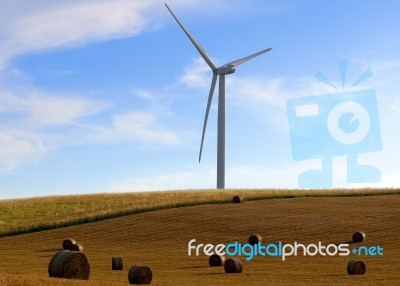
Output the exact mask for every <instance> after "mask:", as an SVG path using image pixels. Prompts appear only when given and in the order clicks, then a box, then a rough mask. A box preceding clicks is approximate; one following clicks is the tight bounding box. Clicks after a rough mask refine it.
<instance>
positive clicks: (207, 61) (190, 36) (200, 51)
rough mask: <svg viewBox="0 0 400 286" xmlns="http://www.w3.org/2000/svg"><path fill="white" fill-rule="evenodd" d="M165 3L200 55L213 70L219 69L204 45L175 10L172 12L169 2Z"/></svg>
mask: <svg viewBox="0 0 400 286" xmlns="http://www.w3.org/2000/svg"><path fill="white" fill-rule="evenodd" d="M164 4H165V6H166V7H167V9H168V11H169V12H170V13H171V15H172V16H173V17H174V18H175V20H176V22H178V24H179V26H181V28H182V30H183V31H184V32H185V34H186V36H188V37H189V39H190V41H191V42H192V43H193V45H194V46H195V47H196V49H197V51H198V52H199V53H200V55H201V56H202V57H203V59H204V60H205V61H206V63H207V64H208V65H209V66H210V68H211V69H212V70H215V69H217V67H216V66H215V65H214V63H213V62H212V61H211V59H210V57H209V56H208V55H207V52H206V51H205V50H204V49H203V47H202V46H201V45H200V44H199V43H198V42H197V41H196V39H195V38H193V36H192V35H191V34H190V33H189V31H188V30H187V29H186V28H185V26H183V24H182V23H181V22H180V21H179V20H178V18H177V17H176V16H175V14H174V12H172V10H171V9H170V8H169V7H168V5H167V3H164Z"/></svg>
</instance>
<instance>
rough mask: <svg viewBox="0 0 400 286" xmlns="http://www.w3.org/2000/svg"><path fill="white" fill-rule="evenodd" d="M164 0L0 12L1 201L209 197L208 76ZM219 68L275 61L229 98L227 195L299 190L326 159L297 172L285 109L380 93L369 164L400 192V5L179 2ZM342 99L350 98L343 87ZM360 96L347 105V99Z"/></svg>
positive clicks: (255, 69) (28, 5) (57, 4)
mask: <svg viewBox="0 0 400 286" xmlns="http://www.w3.org/2000/svg"><path fill="white" fill-rule="evenodd" d="M163 2H164V1H158V0H146V1H137V0H131V1H129V0H117V1H106V0H104V1H103V0H93V1H77V0H72V1H71V0H69V1H64V0H61V1H49V0H40V1H34V3H33V1H27V0H16V1H12V3H10V2H9V1H0V14H1V18H2V25H1V26H0V122H1V125H0V198H14V197H31V196H42V195H58V194H76V193H97V192H127V191H140V190H168V189H198V188H214V187H215V185H216V139H217V138H216V130H217V129H216V119H217V117H216V116H217V110H216V108H217V100H216V99H217V93H216V94H215V97H214V101H213V106H212V109H211V112H210V117H209V124H208V128H207V133H206V138H205V146H204V149H203V159H202V162H201V164H199V163H198V152H199V146H200V139H201V128H202V124H203V119H204V112H205V107H206V102H207V96H208V89H209V85H210V82H211V75H212V74H211V71H210V70H209V68H208V66H207V65H206V64H205V63H204V62H203V60H202V59H201V58H200V56H199V54H198V53H197V51H196V50H195V49H194V47H193V46H192V44H191V43H190V41H189V40H188V39H187V37H186V36H185V34H184V33H183V32H182V30H181V29H180V28H179V26H178V25H177V23H176V22H175V21H174V19H173V18H172V16H171V15H170V14H169V12H168V11H167V9H166V8H165V6H164V3H163ZM168 4H169V6H170V7H171V8H172V9H173V10H174V12H175V14H176V15H177V16H178V17H179V19H180V20H181V21H182V22H183V23H184V25H185V26H186V27H187V28H188V29H189V30H190V31H191V33H192V34H193V35H194V37H195V38H196V39H197V40H198V41H199V42H200V43H201V44H202V46H203V47H204V48H205V49H206V50H207V52H208V54H209V55H210V56H211V58H212V59H213V61H214V62H215V63H216V65H217V66H218V65H222V64H225V63H227V62H230V61H232V60H236V59H238V58H241V57H243V56H246V55H248V54H251V53H254V52H257V51H259V50H262V49H265V48H268V47H273V50H272V51H271V52H269V53H267V54H264V55H262V56H260V57H258V58H256V59H254V60H252V61H250V62H248V63H245V64H243V65H242V66H240V67H239V68H238V69H237V71H236V73H235V74H232V75H229V76H228V77H227V84H226V89H227V90H226V98H227V100H226V104H227V107H226V108H227V111H226V112H227V119H226V120H227V123H226V128H227V129H226V130H227V131H226V140H227V145H226V166H227V168H226V187H228V188H241V187H246V188H297V187H298V181H297V180H298V175H299V174H300V173H301V172H302V171H305V170H308V169H312V168H318V166H319V165H320V164H321V163H320V162H319V161H318V160H311V161H294V160H293V158H292V153H291V145H290V135H289V128H288V119H287V113H286V101H287V100H288V99H291V98H301V97H305V96H313V95H323V94H331V93H339V92H342V90H341V89H338V90H335V89H333V88H331V87H329V86H327V85H325V84H323V83H321V82H319V81H318V80H316V79H315V74H316V72H318V71H321V72H323V73H324V74H325V75H326V76H327V77H328V78H329V79H331V80H332V81H333V82H335V83H339V82H340V76H339V69H338V60H339V59H348V61H349V63H348V72H347V78H346V80H347V81H346V82H347V83H349V84H350V83H351V82H353V81H354V80H356V79H357V78H358V76H359V75H360V74H361V73H362V72H364V71H365V70H366V69H370V70H371V71H372V73H373V76H372V77H371V78H370V79H368V80H366V81H365V82H363V83H362V84H361V85H360V86H359V87H358V89H374V90H375V91H376V95H377V101H378V110H379V120H380V129H381V137H382V142H383V147H382V150H380V151H378V152H372V153H366V154H360V155H359V160H360V162H361V163H363V164H369V165H374V166H376V167H378V168H379V169H380V171H381V173H382V180H381V182H380V183H379V184H361V185H360V184H348V183H346V173H345V170H344V169H345V167H344V166H345V162H346V157H344V156H341V157H338V158H334V165H333V176H334V180H333V181H334V186H337V187H357V186H377V187H399V186H400V177H399V176H398V174H399V172H400V167H399V166H398V164H397V162H399V161H400V153H399V152H398V147H397V146H400V125H399V124H397V123H398V122H399V121H400V85H399V80H398V79H399V78H400V56H399V50H400V37H399V36H398V31H400V21H398V11H400V4H398V2H397V1H381V2H379V3H378V2H377V1H344V0H343V1H329V2H326V1H317V0H308V1H306V0H302V1H261V0H250V1H249V0H246V1H244V0H243V1H242V0H235V1H224V0H219V1H208V0H202V1H197V0H194V1H183V0H171V1H168ZM338 86H340V84H338ZM348 90H349V85H347V86H345V88H344V90H343V91H348Z"/></svg>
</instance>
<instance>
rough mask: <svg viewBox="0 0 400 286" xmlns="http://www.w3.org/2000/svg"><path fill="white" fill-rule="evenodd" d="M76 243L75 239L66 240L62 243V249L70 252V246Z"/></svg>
mask: <svg viewBox="0 0 400 286" xmlns="http://www.w3.org/2000/svg"><path fill="white" fill-rule="evenodd" d="M74 243H76V241H75V239H73V238H67V239H65V240H64V241H63V243H62V247H63V249H65V250H71V246H72V245H73V244H74Z"/></svg>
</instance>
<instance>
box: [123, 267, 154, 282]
mask: <svg viewBox="0 0 400 286" xmlns="http://www.w3.org/2000/svg"><path fill="white" fill-rule="evenodd" d="M152 279H153V273H152V272H151V269H150V268H149V267H147V266H139V265H133V266H132V267H131V269H129V273H128V280H129V283H131V284H150V283H151V280H152Z"/></svg>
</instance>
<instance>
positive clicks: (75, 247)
mask: <svg viewBox="0 0 400 286" xmlns="http://www.w3.org/2000/svg"><path fill="white" fill-rule="evenodd" d="M69 250H71V251H79V252H82V251H83V246H82V245H81V244H79V243H74V244H72V245H71V247H70V248H69Z"/></svg>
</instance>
